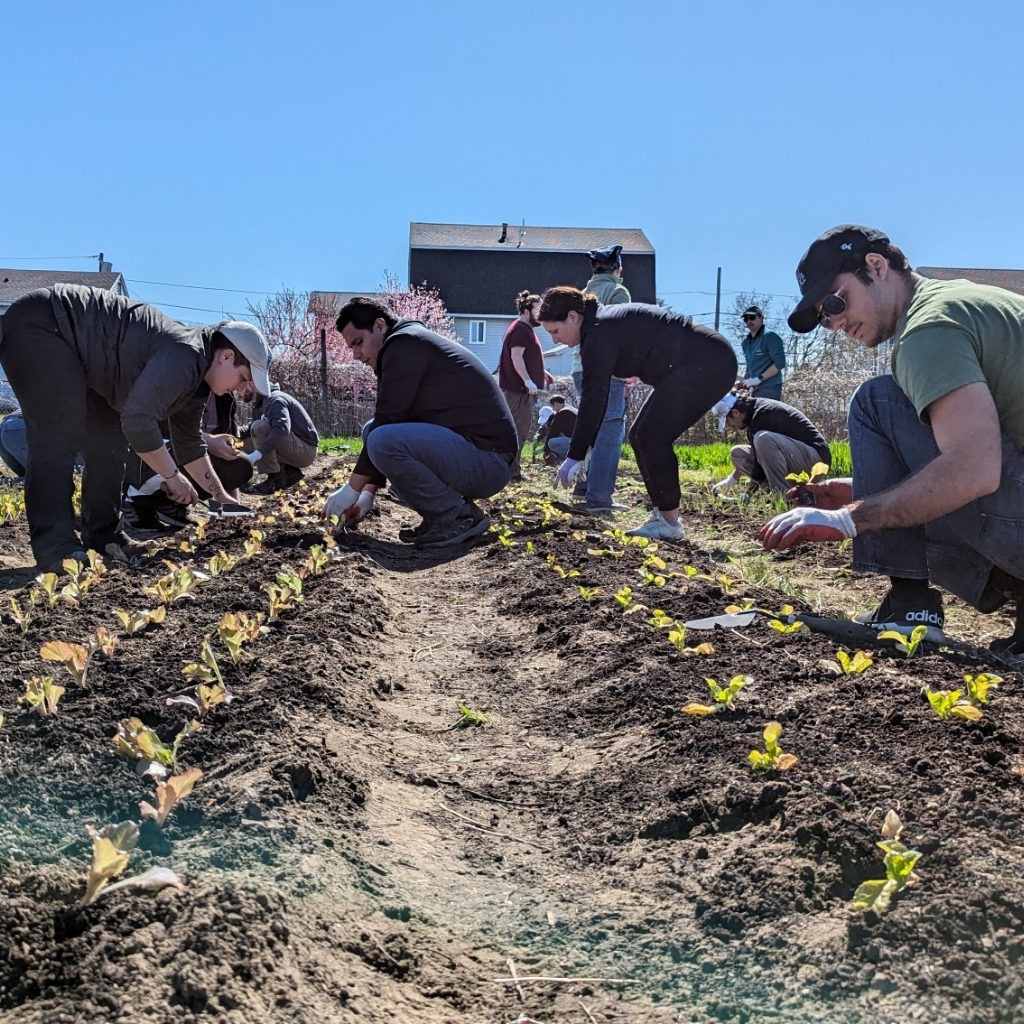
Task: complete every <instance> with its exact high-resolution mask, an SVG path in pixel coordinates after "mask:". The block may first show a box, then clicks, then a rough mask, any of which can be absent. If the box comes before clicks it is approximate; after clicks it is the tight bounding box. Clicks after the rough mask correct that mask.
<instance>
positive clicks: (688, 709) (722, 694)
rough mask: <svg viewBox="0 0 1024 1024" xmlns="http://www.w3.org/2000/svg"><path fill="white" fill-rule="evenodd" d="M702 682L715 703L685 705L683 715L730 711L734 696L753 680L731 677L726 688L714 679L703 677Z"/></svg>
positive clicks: (746, 677) (744, 677)
mask: <svg viewBox="0 0 1024 1024" xmlns="http://www.w3.org/2000/svg"><path fill="white" fill-rule="evenodd" d="M708 646H709V647H710V646H711V645H710V644H708ZM704 682H705V683H707V684H708V689H709V690H710V691H711V698H712V700H714V702H715V703H714V704H697V703H696V702H694V703H690V704H687V705H686V706H685V707H684V708H683V709H682V710H683V714H684V715H714V714H717V713H718V712H719V711H731V710H732V705H733V701H734V700H735V699H736V695H737V694H738V693H739V692H740V690H742V689H743V687H744V686H749V685H750V683H752V682H753V679H752V678H751V677H750V676H733V677H732V679H730V680H729V685H728V686H719V685H718V683H717V682H716V681H715V680H714V679H709V678H708V677H707V676H705V677H704Z"/></svg>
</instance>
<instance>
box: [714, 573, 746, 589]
mask: <svg viewBox="0 0 1024 1024" xmlns="http://www.w3.org/2000/svg"><path fill="white" fill-rule="evenodd" d="M718 582H719V583H721V584H722V592H723V593H725V594H728V593H731V592H732V588H733V586H734V585H735V584H737V583H740V582H741V581H740V580H733V579H730V578H729V577H728V576H726V575H725V573H720V574H719V576H718Z"/></svg>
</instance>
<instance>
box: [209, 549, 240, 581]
mask: <svg viewBox="0 0 1024 1024" xmlns="http://www.w3.org/2000/svg"><path fill="white" fill-rule="evenodd" d="M239 561H240V559H238V558H235V557H234V556H232V555H229V554H227V553H225V552H224V551H221V552H218V553H217V554H216V555H214V556H213V558H211V559H210V560H209V562H207V563H206V566H207V568H208V569H209V570H210V575H211V576H222V575H223V574H224V573H226V572H230V571H231V570H232V569H234V567H235V566H236V565H237V564H238V562H239Z"/></svg>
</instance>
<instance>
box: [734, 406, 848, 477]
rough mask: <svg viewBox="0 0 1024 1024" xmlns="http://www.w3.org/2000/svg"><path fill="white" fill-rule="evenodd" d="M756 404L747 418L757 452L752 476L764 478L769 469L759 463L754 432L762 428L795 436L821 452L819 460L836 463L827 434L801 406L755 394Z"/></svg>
mask: <svg viewBox="0 0 1024 1024" xmlns="http://www.w3.org/2000/svg"><path fill="white" fill-rule="evenodd" d="M753 402H754V407H753V409H752V410H751V413H750V415H749V417H748V418H747V424H746V430H747V440H748V441H749V443H750V451H751V454H754V459H755V461H754V469H753V472H752V473H751V474H750V479H751V480H764V479H765V472H764V470H763V469H762V468H761V467H760V466H759V465H758V464H757V456H756V453H755V452H754V435H755V434H756V433H758V432H759V431H761V430H768V431H770V432H771V433H773V434H782V436H783V437H791V438H792V439H793V440H794V441H803V443H804V444H806V445H810V447H811V448H813V449H814V450H815V451H816V452H817V453H818V461H819V462H824V463H825V465H826V466H831V465H832V451H831V449H830V448H829V446H828V441H826V440H825V435H824V434H822V432H821V431H820V430H819V429H818V428H817V427H816V426H815V425H814V424H813V423H812V422H811V421H810V420H809V419H808V418H807V417H806V416H805V415H804V414H803V413H802V412H801V411H800V410H799V409H794V408H793V406H791V405H786V403H785V402H776V401H775V399H773V398H755V399H754V400H753Z"/></svg>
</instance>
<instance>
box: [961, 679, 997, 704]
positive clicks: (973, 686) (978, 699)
mask: <svg viewBox="0 0 1024 1024" xmlns="http://www.w3.org/2000/svg"><path fill="white" fill-rule="evenodd" d="M1002 681H1003V680H1002V677H1001V676H990V675H988V674H987V673H984V672H983V673H982V674H981V675H978V676H964V682H965V683H966V684H967V699H968V700H969V701H970V702H971V703H972V704H975V705H977V704H987V703H988V691H989V690H990V689H991V688H992V687H993V686H998V685H999V684H1000V683H1001V682H1002Z"/></svg>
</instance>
